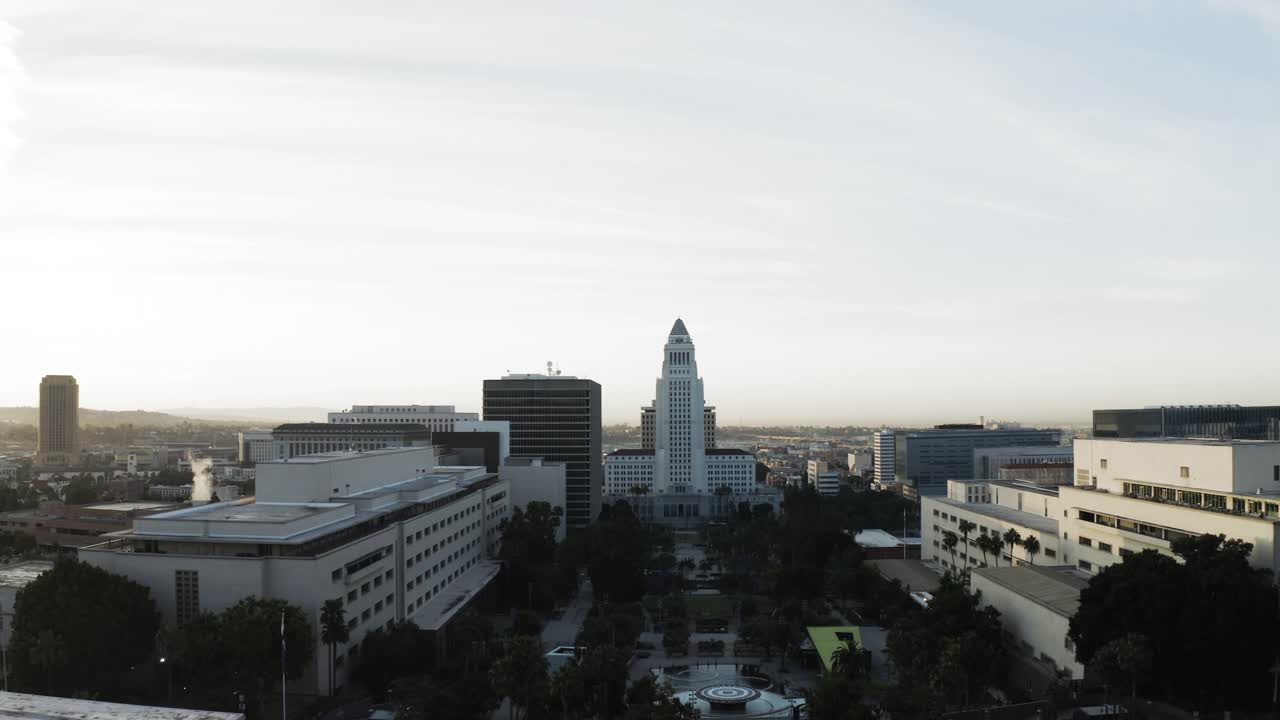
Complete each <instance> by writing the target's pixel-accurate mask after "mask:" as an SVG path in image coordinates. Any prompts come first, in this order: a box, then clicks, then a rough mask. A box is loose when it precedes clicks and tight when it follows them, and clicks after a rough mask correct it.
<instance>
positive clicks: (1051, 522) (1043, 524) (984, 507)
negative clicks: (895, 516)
mask: <svg viewBox="0 0 1280 720" xmlns="http://www.w3.org/2000/svg"><path fill="white" fill-rule="evenodd" d="M929 499H930V500H933V501H934V502H937V503H940V504H942V505H947V506H949V507H953V508H955V509H957V510H964V511H966V512H971V513H973V514H975V515H983V516H985V517H989V518H994V519H996V520H1003V521H1005V522H1007V523H1011V524H1013V525H1021V526H1022V527H1028V528H1032V529H1035V530H1039V531H1040V532H1045V533H1050V534H1052V535H1057V534H1058V521H1057V520H1055V519H1054V518H1048V517H1045V516H1044V515H1037V514H1035V513H1029V512H1027V511H1025V510H1014V509H1013V508H1008V507H1005V506H1003V505H996V504H995V503H964V502H960V501H959V500H952V499H951V498H946V497H933V498H929Z"/></svg>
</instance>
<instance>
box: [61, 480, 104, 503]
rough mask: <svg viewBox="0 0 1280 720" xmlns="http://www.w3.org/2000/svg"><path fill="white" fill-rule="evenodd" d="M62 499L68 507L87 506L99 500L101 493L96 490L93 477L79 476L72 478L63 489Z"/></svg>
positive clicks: (96, 486)
mask: <svg viewBox="0 0 1280 720" xmlns="http://www.w3.org/2000/svg"><path fill="white" fill-rule="evenodd" d="M62 497H63V501H64V502H66V504H68V505H88V504H90V503H95V502H97V501H98V500H99V499H101V497H102V492H101V491H100V490H99V489H98V485H97V482H96V481H95V480H94V479H93V476H91V475H90V476H85V475H81V476H78V477H75V478H73V479H72V480H71V483H70V484H69V485H67V486H66V487H65V488H63V491H62Z"/></svg>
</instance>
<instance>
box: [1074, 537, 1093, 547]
mask: <svg viewBox="0 0 1280 720" xmlns="http://www.w3.org/2000/svg"><path fill="white" fill-rule="evenodd" d="M1077 539H1078V540H1079V541H1080V544H1081V545H1084V546H1085V547H1093V541H1092V540H1090V539H1089V538H1087V537H1085V536H1083V535H1081V536H1080V537H1079V538H1077Z"/></svg>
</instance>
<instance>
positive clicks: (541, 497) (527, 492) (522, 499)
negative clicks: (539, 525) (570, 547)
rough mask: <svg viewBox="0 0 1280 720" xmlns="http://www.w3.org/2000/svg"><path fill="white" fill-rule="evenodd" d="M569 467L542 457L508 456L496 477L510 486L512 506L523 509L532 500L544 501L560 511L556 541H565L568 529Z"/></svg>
mask: <svg viewBox="0 0 1280 720" xmlns="http://www.w3.org/2000/svg"><path fill="white" fill-rule="evenodd" d="M567 472H568V467H567V466H566V465H565V464H564V463H561V462H545V461H543V459H542V458H530V457H513V458H507V459H506V460H505V461H504V462H503V464H502V468H501V470H500V471H499V473H498V476H499V477H501V478H502V479H503V480H505V481H506V482H507V486H508V487H509V488H510V489H511V506H512V507H513V508H520V509H522V510H523V509H524V508H527V507H528V506H529V503H531V502H544V503H547V504H548V505H550V506H551V508H552V509H553V510H554V509H556V508H559V509H560V510H561V512H562V514H561V517H560V527H559V528H557V529H556V542H560V541H561V540H564V538H565V534H566V532H567V531H568V529H567V528H566V527H565V522H564V515H563V511H564V506H565V502H566V497H565V478H566V473H567Z"/></svg>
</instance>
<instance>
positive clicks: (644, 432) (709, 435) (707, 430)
mask: <svg viewBox="0 0 1280 720" xmlns="http://www.w3.org/2000/svg"><path fill="white" fill-rule="evenodd" d="M657 417H658V409H657V408H655V407H654V406H653V405H646V406H644V407H642V408H640V447H641V448H642V449H645V450H652V449H653V448H654V428H655V426H656V424H657ZM702 446H703V447H704V448H705V449H707V450H710V449H711V448H714V447H715V446H716V409H715V407H714V406H712V405H707V406H705V407H703V408H702Z"/></svg>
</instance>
